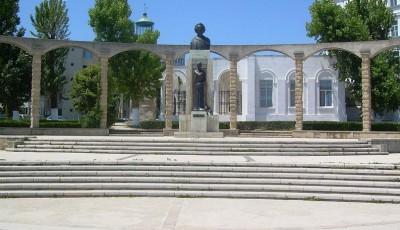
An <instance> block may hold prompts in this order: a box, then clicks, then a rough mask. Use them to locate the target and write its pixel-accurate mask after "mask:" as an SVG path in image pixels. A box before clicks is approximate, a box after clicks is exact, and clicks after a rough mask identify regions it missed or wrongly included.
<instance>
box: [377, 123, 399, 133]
mask: <svg viewBox="0 0 400 230" xmlns="http://www.w3.org/2000/svg"><path fill="white" fill-rule="evenodd" d="M371 128H372V130H373V131H391V132H399V131H400V123H396V122H382V123H374V124H372V127H371Z"/></svg>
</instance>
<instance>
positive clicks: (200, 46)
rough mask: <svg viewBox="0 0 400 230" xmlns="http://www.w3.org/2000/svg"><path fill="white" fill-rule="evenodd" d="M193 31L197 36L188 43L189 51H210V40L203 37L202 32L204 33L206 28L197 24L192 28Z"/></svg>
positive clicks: (201, 24)
mask: <svg viewBox="0 0 400 230" xmlns="http://www.w3.org/2000/svg"><path fill="white" fill-rule="evenodd" d="M194 31H196V34H197V36H196V37H194V38H193V39H192V42H191V43H190V49H191V50H209V49H210V44H211V43H210V39H209V38H207V37H206V36H204V35H203V34H204V32H206V27H205V26H204V25H203V23H198V24H196V26H195V27H194Z"/></svg>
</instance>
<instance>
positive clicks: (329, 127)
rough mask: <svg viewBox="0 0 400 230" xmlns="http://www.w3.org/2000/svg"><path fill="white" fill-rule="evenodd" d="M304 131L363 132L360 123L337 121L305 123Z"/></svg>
mask: <svg viewBox="0 0 400 230" xmlns="http://www.w3.org/2000/svg"><path fill="white" fill-rule="evenodd" d="M303 129H304V130H324V131H361V130H362V123H360V122H336V121H305V122H304V123H303Z"/></svg>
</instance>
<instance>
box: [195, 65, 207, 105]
mask: <svg viewBox="0 0 400 230" xmlns="http://www.w3.org/2000/svg"><path fill="white" fill-rule="evenodd" d="M193 72H194V87H195V93H196V96H195V103H194V106H193V108H194V109H195V110H205V108H206V106H205V97H204V95H205V93H204V91H205V84H206V80H207V78H206V73H205V72H204V70H203V69H202V64H201V62H199V63H198V64H197V68H196V69H195V70H194V71H193Z"/></svg>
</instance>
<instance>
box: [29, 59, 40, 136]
mask: <svg viewBox="0 0 400 230" xmlns="http://www.w3.org/2000/svg"><path fill="white" fill-rule="evenodd" d="M41 78H42V55H40V54H34V55H33V59H32V90H31V102H32V109H31V128H39V120H40V81H41Z"/></svg>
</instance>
